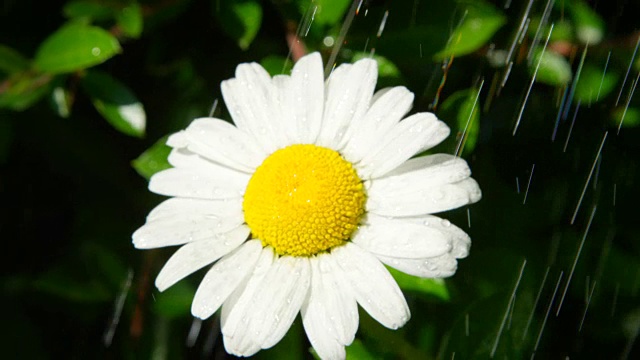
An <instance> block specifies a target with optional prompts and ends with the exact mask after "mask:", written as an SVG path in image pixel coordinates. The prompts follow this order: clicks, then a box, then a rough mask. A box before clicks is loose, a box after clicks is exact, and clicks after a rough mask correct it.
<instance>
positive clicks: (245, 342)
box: [224, 256, 310, 356]
mask: <svg viewBox="0 0 640 360" xmlns="http://www.w3.org/2000/svg"><path fill="white" fill-rule="evenodd" d="M309 282H310V269H309V261H308V259H306V258H296V257H291V256H283V257H280V258H278V260H276V262H275V263H274V264H273V265H272V266H271V267H270V268H269V270H268V272H267V274H266V275H265V277H264V279H263V280H262V281H261V283H260V284H259V285H258V287H257V289H256V290H255V292H254V293H253V294H247V296H248V295H250V300H248V301H246V302H245V301H243V299H242V298H243V297H245V293H243V294H242V295H241V296H240V299H239V300H238V303H237V304H236V306H235V307H234V308H233V309H232V310H231V313H230V314H229V319H231V318H232V317H233V316H240V317H241V318H242V320H241V321H236V322H235V324H237V326H236V328H235V331H233V332H230V331H229V327H225V330H224V331H225V339H224V341H225V344H226V345H225V346H226V347H227V348H228V349H233V351H234V354H236V355H241V356H250V355H252V354H254V353H255V352H257V351H258V350H259V349H260V348H263V349H266V348H269V347H271V346H273V345H275V344H276V343H277V342H278V341H280V340H281V339H282V337H284V335H285V334H286V332H287V330H288V329H289V327H291V323H292V322H293V320H294V319H295V316H296V315H297V313H298V311H300V307H301V306H302V302H303V301H304V299H305V297H306V296H307V290H308V287H309ZM241 305H243V306H241ZM235 312H238V313H239V315H234V313H235ZM229 323H231V320H228V321H227V324H229Z"/></svg>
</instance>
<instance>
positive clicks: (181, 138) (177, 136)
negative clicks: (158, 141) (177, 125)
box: [167, 130, 189, 148]
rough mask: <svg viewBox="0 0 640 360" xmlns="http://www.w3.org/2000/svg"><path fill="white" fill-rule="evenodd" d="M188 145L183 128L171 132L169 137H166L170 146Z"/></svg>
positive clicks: (180, 146)
mask: <svg viewBox="0 0 640 360" xmlns="http://www.w3.org/2000/svg"><path fill="white" fill-rule="evenodd" d="M188 145H189V141H188V140H187V136H186V134H185V132H184V130H180V131H178V132H176V133H173V134H171V135H169V138H167V146H170V147H172V148H185V147H187V146H188Z"/></svg>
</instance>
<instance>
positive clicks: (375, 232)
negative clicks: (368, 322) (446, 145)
mask: <svg viewBox="0 0 640 360" xmlns="http://www.w3.org/2000/svg"><path fill="white" fill-rule="evenodd" d="M377 71H378V70H377V63H376V62H375V61H374V60H371V59H364V60H360V61H358V62H356V63H354V64H344V65H341V66H339V67H337V68H336V69H335V70H334V71H333V72H332V74H331V75H330V76H329V78H328V79H326V80H325V79H324V75H323V66H322V59H321V57H320V55H319V54H318V53H314V54H310V55H308V56H305V57H303V58H301V59H300V60H299V61H298V62H297V63H296V64H295V66H294V68H293V70H292V73H291V75H290V76H288V75H278V76H275V77H273V78H272V77H270V76H269V74H268V73H267V72H266V71H265V70H264V69H263V68H262V67H261V66H260V65H258V64H256V63H251V64H241V65H239V66H238V67H237V69H236V74H235V76H236V77H235V78H233V79H230V80H226V81H224V82H222V94H223V96H224V101H225V103H226V105H227V108H228V109H229V112H230V113H231V117H232V118H233V121H234V123H235V126H234V125H232V124H230V123H228V122H226V121H223V120H220V119H215V118H200V119H196V120H194V121H193V122H192V123H191V124H190V125H189V127H187V129H186V130H183V131H180V132H178V133H176V134H173V135H172V136H170V137H169V139H168V141H167V144H168V145H169V146H170V147H172V148H173V150H172V152H171V154H170V155H169V162H170V163H171V165H173V168H171V169H168V170H165V171H162V172H159V173H157V174H155V175H154V176H153V177H152V178H151V181H150V183H149V189H150V190H151V191H153V192H155V193H158V194H162V195H167V196H170V197H171V198H170V199H168V200H166V201H164V202H163V203H161V204H160V205H158V206H157V207H156V208H155V209H153V210H152V211H151V213H150V214H149V216H148V217H147V221H146V223H145V224H144V225H143V226H142V227H141V228H140V229H138V230H137V231H136V232H135V233H134V234H133V243H134V245H135V246H136V247H137V248H141V249H149V248H158V247H165V246H174V245H182V246H181V247H180V248H179V249H178V250H177V251H176V252H175V254H174V255H173V256H172V257H171V258H170V259H169V260H168V261H167V263H166V264H165V265H164V267H163V268H162V270H161V271H160V274H159V275H158V277H157V279H156V282H155V284H156V286H157V288H158V289H159V290H160V291H163V290H165V289H166V288H168V287H170V286H171V285H173V284H175V283H176V282H178V281H180V280H181V279H183V278H184V277H186V276H187V275H189V274H191V273H193V272H195V271H196V270H198V269H201V268H202V267H204V266H207V265H210V264H213V266H211V268H210V270H209V271H208V272H207V273H206V275H205V276H204V279H203V280H202V282H201V283H200V286H199V287H198V290H197V291H196V294H195V297H194V299H193V303H192V308H191V312H192V313H193V315H194V316H196V317H198V318H201V319H206V318H208V317H210V316H211V315H212V314H214V313H215V312H216V311H218V310H219V309H221V312H220V318H221V331H222V335H223V337H224V346H225V348H226V350H227V352H229V353H231V354H234V355H238V356H251V355H253V354H255V353H256V352H258V351H259V350H260V349H267V348H270V347H272V346H274V345H275V344H276V343H278V342H279V341H280V340H281V339H282V338H283V337H284V335H285V334H286V332H287V330H288V329H289V327H290V326H291V324H292V322H293V321H294V319H295V318H296V316H297V315H298V313H300V314H301V317H302V322H303V326H304V329H305V332H306V334H307V336H308V338H309V341H310V342H311V344H312V346H313V347H314V349H315V350H316V352H317V353H318V354H319V355H320V356H321V357H322V358H326V359H339V358H344V357H345V346H346V345H349V344H351V342H352V341H353V339H354V336H355V333H356V330H357V328H358V322H359V319H358V305H360V306H361V307H362V308H363V309H364V310H365V311H366V312H368V313H369V314H370V315H371V316H372V317H373V318H374V319H376V320H377V321H378V322H380V323H381V324H382V325H384V326H386V327H388V328H391V329H396V328H398V327H400V326H402V325H404V324H405V323H406V322H407V321H408V320H409V317H410V312H409V307H408V306H407V303H406V301H405V298H404V296H403V294H402V292H401V291H400V288H399V287H398V285H397V284H396V282H395V281H394V279H393V277H392V276H391V275H390V274H389V272H388V271H387V269H386V268H385V265H387V266H390V267H393V268H396V269H398V270H400V271H403V272H405V273H408V274H411V275H415V276H420V277H433V278H437V277H446V276H450V275H452V274H453V273H454V272H455V271H456V266H457V260H456V259H458V258H462V257H465V256H466V255H467V253H468V250H469V246H470V240H469V237H468V236H467V234H466V233H465V232H464V231H462V230H461V229H459V228H458V227H456V226H454V225H452V224H451V223H450V222H449V221H447V220H444V219H441V218H438V217H435V216H433V215H431V214H433V213H438V212H442V211H446V210H450V209H454V208H457V207H460V206H464V205H467V204H470V203H473V202H476V201H478V200H479V199H480V197H481V193H480V189H479V187H478V184H477V183H476V182H475V181H474V180H473V179H472V178H471V177H470V174H471V172H470V170H469V167H468V166H467V163H466V162H465V161H464V160H462V159H460V158H458V157H455V156H452V155H447V154H437V155H429V156H423V157H417V158H412V157H413V156H414V155H415V154H417V153H419V152H422V151H424V150H427V149H429V148H432V147H433V146H435V145H437V144H438V143H440V142H441V141H442V140H443V139H445V138H446V137H447V136H448V135H449V128H448V127H447V126H446V125H445V124H444V123H443V122H441V121H439V120H438V119H437V118H436V116H435V115H434V114H431V113H418V114H414V115H412V116H409V117H407V118H404V119H403V117H404V116H405V115H406V114H407V113H408V112H409V110H410V108H411V104H412V102H413V93H411V92H410V91H408V90H407V89H406V88H405V87H401V86H399V87H394V88H386V89H382V90H379V91H378V92H375V93H374V88H375V85H376V81H377Z"/></svg>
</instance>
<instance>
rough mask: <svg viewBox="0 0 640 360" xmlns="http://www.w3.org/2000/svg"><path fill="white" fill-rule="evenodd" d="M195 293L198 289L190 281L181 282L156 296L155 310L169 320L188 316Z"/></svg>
mask: <svg viewBox="0 0 640 360" xmlns="http://www.w3.org/2000/svg"><path fill="white" fill-rule="evenodd" d="M195 293H196V289H195V288H194V287H193V286H192V285H191V284H190V283H189V282H188V281H179V282H178V283H176V284H175V285H173V286H171V287H170V288H169V289H167V290H165V291H163V292H161V293H159V294H157V295H156V301H155V302H154V304H153V307H154V310H155V311H156V312H157V313H158V314H160V315H162V316H164V317H166V318H169V319H171V318H177V317H182V316H187V315H188V314H189V313H190V312H191V302H192V301H193V296H194V295H195Z"/></svg>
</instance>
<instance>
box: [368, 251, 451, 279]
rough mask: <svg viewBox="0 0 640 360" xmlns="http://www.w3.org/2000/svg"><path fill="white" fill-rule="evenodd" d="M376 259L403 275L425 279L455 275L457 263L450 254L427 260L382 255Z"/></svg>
mask: <svg viewBox="0 0 640 360" xmlns="http://www.w3.org/2000/svg"><path fill="white" fill-rule="evenodd" d="M377 257H378V259H380V261H382V262H383V263H385V264H387V265H389V266H391V267H393V268H396V269H398V270H400V271H402V272H404V273H407V274H409V275H413V276H419V277H425V278H444V277H449V276H452V275H453V274H455V272H456V269H457V268H458V261H457V260H456V259H455V258H454V257H453V256H451V254H445V255H442V256H438V257H435V258H428V259H406V258H395V257H390V256H382V255H378V256H377Z"/></svg>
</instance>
